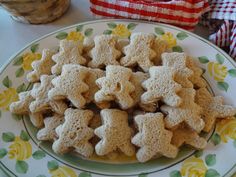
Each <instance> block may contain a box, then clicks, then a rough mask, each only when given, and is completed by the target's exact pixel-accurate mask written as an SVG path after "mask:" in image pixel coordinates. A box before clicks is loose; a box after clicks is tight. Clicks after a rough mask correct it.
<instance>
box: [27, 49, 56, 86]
mask: <svg viewBox="0 0 236 177" xmlns="http://www.w3.org/2000/svg"><path fill="white" fill-rule="evenodd" d="M52 55H53V52H52V51H50V50H49V49H44V50H43V51H42V58H41V59H40V60H36V61H34V62H32V64H31V65H32V68H33V71H31V72H29V73H28V74H27V80H28V81H29V82H38V81H39V80H40V76H41V75H44V74H46V75H50V74H51V67H52V66H53V65H54V64H55V62H54V61H53V60H52Z"/></svg>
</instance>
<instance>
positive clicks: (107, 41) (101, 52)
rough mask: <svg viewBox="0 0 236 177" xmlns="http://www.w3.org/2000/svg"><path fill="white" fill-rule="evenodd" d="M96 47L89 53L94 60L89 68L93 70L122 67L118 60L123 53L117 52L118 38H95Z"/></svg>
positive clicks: (111, 36)
mask: <svg viewBox="0 0 236 177" xmlns="http://www.w3.org/2000/svg"><path fill="white" fill-rule="evenodd" d="M94 43H95V46H94V48H93V49H92V50H91V51H90V52H89V56H90V57H91V58H92V60H91V61H90V62H89V63H88V66H90V67H92V68H101V67H103V66H107V65H120V64H119V62H118V61H117V59H118V58H119V57H120V56H121V52H120V51H119V50H117V48H116V44H117V37H116V36H114V35H98V36H95V38H94Z"/></svg>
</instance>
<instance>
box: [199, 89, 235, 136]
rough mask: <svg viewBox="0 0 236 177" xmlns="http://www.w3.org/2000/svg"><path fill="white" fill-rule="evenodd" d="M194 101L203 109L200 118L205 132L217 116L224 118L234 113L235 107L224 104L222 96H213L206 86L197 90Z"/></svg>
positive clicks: (210, 127) (209, 128) (212, 124)
mask: <svg viewBox="0 0 236 177" xmlns="http://www.w3.org/2000/svg"><path fill="white" fill-rule="evenodd" d="M196 102H197V104H199V105H200V106H201V107H202V109H203V112H202V118H203V120H204V121H205V127H204V131H205V132H209V131H210V130H211V129H212V127H213V126H214V124H215V121H216V119H217V118H226V117H230V116H234V115H235V114H236V108H234V107H233V106H229V105H224V98H223V97H222V96H215V97H213V96H212V95H211V94H210V92H208V90H207V89H206V88H200V89H199V90H197V94H196Z"/></svg>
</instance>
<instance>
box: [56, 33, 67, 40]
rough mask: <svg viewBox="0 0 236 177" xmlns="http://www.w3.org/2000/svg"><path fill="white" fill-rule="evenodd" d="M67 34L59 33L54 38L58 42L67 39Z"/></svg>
mask: <svg viewBox="0 0 236 177" xmlns="http://www.w3.org/2000/svg"><path fill="white" fill-rule="evenodd" d="M67 35H68V34H67V33H66V32H60V33H58V34H57V35H56V38H57V39H59V40H62V39H65V38H66V37H67Z"/></svg>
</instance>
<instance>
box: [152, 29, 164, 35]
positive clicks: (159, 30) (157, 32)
mask: <svg viewBox="0 0 236 177" xmlns="http://www.w3.org/2000/svg"><path fill="white" fill-rule="evenodd" d="M154 30H155V33H156V34H159V35H163V34H165V32H164V30H163V29H162V28H160V27H156V28H155V29H154Z"/></svg>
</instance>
